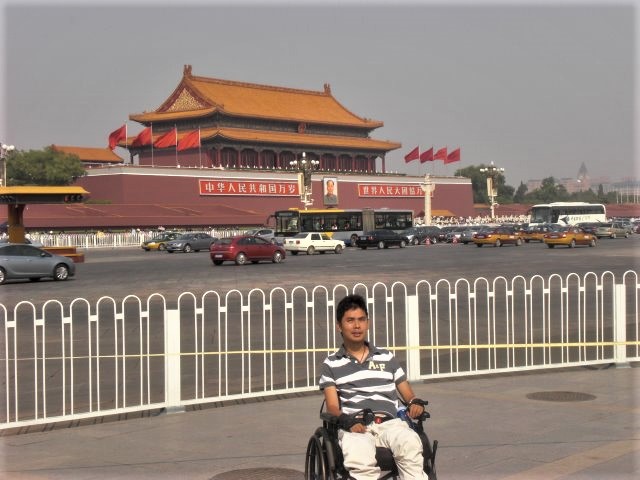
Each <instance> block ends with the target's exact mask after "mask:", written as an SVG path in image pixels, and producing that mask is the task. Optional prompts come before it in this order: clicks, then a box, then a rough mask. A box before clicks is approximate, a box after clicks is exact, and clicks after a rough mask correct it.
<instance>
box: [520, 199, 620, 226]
mask: <svg viewBox="0 0 640 480" xmlns="http://www.w3.org/2000/svg"><path fill="white" fill-rule="evenodd" d="M529 214H530V216H531V217H530V220H529V226H537V225H541V224H543V223H556V224H558V225H575V224H576V223H583V222H606V221H607V209H606V208H605V206H604V205H602V204H601V203H585V202H553V203H546V204H540V205H534V206H533V207H531V210H530V211H529Z"/></svg>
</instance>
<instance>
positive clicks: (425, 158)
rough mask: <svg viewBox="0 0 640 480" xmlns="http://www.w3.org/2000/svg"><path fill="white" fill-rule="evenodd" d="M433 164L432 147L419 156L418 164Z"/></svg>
mask: <svg viewBox="0 0 640 480" xmlns="http://www.w3.org/2000/svg"><path fill="white" fill-rule="evenodd" d="M424 162H433V147H431V148H430V149H429V150H427V151H426V152H422V153H421V154H420V163H424Z"/></svg>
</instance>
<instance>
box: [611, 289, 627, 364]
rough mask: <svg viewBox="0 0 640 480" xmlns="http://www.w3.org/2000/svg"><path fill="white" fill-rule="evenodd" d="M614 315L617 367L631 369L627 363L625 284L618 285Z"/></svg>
mask: <svg viewBox="0 0 640 480" xmlns="http://www.w3.org/2000/svg"><path fill="white" fill-rule="evenodd" d="M615 287H616V290H615V303H614V313H613V317H614V318H613V322H614V324H613V337H614V338H613V341H614V342H615V354H614V358H615V361H616V367H629V366H630V365H629V362H628V361H627V345H626V342H627V295H626V290H625V285H624V284H617V285H616V286H615Z"/></svg>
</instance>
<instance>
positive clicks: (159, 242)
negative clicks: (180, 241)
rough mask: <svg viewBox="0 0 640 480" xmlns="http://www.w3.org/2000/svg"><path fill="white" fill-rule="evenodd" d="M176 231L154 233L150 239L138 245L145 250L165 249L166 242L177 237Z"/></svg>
mask: <svg viewBox="0 0 640 480" xmlns="http://www.w3.org/2000/svg"><path fill="white" fill-rule="evenodd" d="M178 235H179V234H178V233H175V232H164V233H160V234H159V235H156V236H155V237H153V238H152V239H151V240H147V241H146V242H142V244H141V245H140V246H141V247H142V249H143V250H144V251H145V252H148V251H150V250H160V251H162V250H165V249H166V243H167V242H170V241H171V240H175V239H176V238H177V237H178Z"/></svg>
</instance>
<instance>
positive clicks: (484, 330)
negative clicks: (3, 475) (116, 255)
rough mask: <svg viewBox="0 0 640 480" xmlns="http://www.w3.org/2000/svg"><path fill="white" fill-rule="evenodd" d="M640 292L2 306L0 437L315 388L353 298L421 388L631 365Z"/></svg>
mask: <svg viewBox="0 0 640 480" xmlns="http://www.w3.org/2000/svg"><path fill="white" fill-rule="evenodd" d="M639 289H640V284H639V283H638V274H637V273H636V272H635V271H628V272H626V273H625V274H624V275H622V277H621V278H618V279H616V278H615V277H614V275H613V274H612V273H611V272H605V273H602V274H599V275H596V274H595V273H587V274H585V275H583V276H578V275H576V274H570V275H567V276H566V277H561V276H558V275H552V276H550V277H548V278H543V277H540V276H534V277H532V278H528V279H526V278H523V277H521V276H516V277H514V278H512V279H506V278H504V277H498V278H496V279H494V280H491V281H489V280H487V279H485V278H479V279H476V280H474V281H468V280H465V279H461V280H458V281H456V282H453V283H452V282H448V281H445V280H441V281H438V282H436V283H434V284H431V283H429V282H427V281H421V282H419V283H417V284H416V285H411V286H408V285H406V284H404V283H401V282H396V283H393V284H391V285H386V284H382V283H376V284H374V285H372V286H367V285H364V284H358V285H356V286H354V287H353V289H351V290H350V289H348V288H347V287H346V286H344V285H337V286H335V287H332V288H330V289H329V288H326V287H316V288H314V289H306V288H303V287H295V288H293V289H291V290H289V291H286V290H284V289H282V288H275V289H273V290H270V291H263V290H259V289H254V290H251V291H249V292H244V293H243V292H240V291H237V290H232V291H230V292H228V293H226V294H224V295H221V294H218V293H216V292H213V291H210V292H206V293H204V294H203V295H202V296H200V297H196V296H195V295H194V294H192V293H188V292H187V293H182V294H181V295H179V296H178V297H177V299H170V302H173V304H172V305H171V306H169V305H168V300H167V299H166V298H164V297H163V296H161V295H159V294H154V295H151V296H150V297H148V298H146V299H141V298H139V297H136V296H128V297H126V298H124V299H122V300H121V301H119V302H117V301H116V300H114V299H113V298H110V297H103V298H101V299H99V300H98V301H97V302H95V304H90V303H89V302H88V301H87V300H85V299H76V300H74V301H73V302H71V304H69V305H63V304H61V303H60V302H58V301H55V300H51V301H48V302H46V303H45V304H44V305H42V306H41V307H39V308H36V306H35V305H33V304H32V303H30V302H21V303H19V304H18V305H16V306H15V307H14V309H13V310H12V311H7V309H6V308H5V307H4V306H3V305H0V332H2V336H3V338H2V344H1V345H0V348H2V352H1V353H0V361H1V362H2V366H1V367H2V368H1V370H0V376H1V377H2V382H1V384H2V386H3V387H4V389H5V391H4V392H3V395H2V398H3V401H4V404H5V406H4V407H3V408H2V411H1V412H0V429H6V428H13V427H20V426H27V425H33V424H39V423H50V422H56V421H61V420H78V419H83V418H88V417H95V416H103V415H110V414H118V413H125V412H131V411H141V410H154V409H159V408H167V409H181V408H184V407H185V406H187V405H194V404H204V403H209V402H218V401H223V400H232V399H238V398H247V397H259V396H269V395H275V394H285V393H293V392H302V391H311V390H315V389H316V388H317V387H316V381H317V377H318V367H319V365H320V363H321V362H322V360H323V359H324V358H325V356H326V355H327V353H328V352H331V351H334V350H335V349H336V347H337V345H338V344H339V343H340V339H339V336H337V333H336V329H335V319H334V309H335V305H336V304H337V302H338V301H339V300H340V299H341V298H342V297H343V296H344V295H345V294H347V293H351V292H355V293H360V294H362V295H364V296H365V297H366V298H367V300H368V302H369V310H370V311H369V314H370V317H371V318H372V322H371V328H370V340H371V341H372V342H373V343H374V344H377V345H380V346H384V347H389V348H391V349H393V350H394V351H395V352H396V355H397V356H398V357H399V359H400V361H401V362H402V363H403V364H404V365H405V366H406V369H407V372H408V375H409V378H410V379H412V380H417V379H429V378H436V377H451V376H462V375H478V374H487V373H496V372H513V371H523V370H533V369H548V368H557V367H567V366H579V365H593V364H603V363H615V364H626V363H628V362H632V361H638V360H640V341H639V340H640V334H639V323H638V299H639V295H640V294H639Z"/></svg>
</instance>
